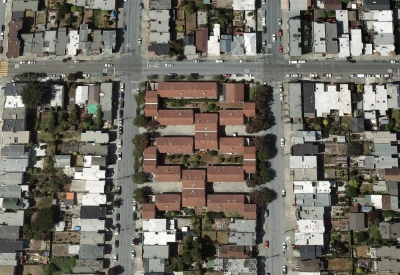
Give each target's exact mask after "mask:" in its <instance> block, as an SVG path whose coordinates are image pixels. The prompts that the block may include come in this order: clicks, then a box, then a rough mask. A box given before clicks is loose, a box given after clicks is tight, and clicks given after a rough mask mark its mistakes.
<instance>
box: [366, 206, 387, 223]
mask: <svg viewBox="0 0 400 275" xmlns="http://www.w3.org/2000/svg"><path fill="white" fill-rule="evenodd" d="M368 221H369V222H370V223H375V221H378V222H381V221H383V215H382V210H377V209H374V210H371V211H369V212H368Z"/></svg>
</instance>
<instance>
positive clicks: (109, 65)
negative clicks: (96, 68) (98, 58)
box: [104, 63, 113, 67]
mask: <svg viewBox="0 0 400 275" xmlns="http://www.w3.org/2000/svg"><path fill="white" fill-rule="evenodd" d="M104 66H105V67H112V66H113V64H111V63H106V64H104Z"/></svg>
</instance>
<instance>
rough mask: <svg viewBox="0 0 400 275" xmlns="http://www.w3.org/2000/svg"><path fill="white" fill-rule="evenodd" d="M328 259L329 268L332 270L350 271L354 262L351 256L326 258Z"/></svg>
mask: <svg viewBox="0 0 400 275" xmlns="http://www.w3.org/2000/svg"><path fill="white" fill-rule="evenodd" d="M326 259H327V261H328V268H327V270H332V271H347V270H348V271H350V270H352V262H351V259H350V258H333V259H332V258H326Z"/></svg>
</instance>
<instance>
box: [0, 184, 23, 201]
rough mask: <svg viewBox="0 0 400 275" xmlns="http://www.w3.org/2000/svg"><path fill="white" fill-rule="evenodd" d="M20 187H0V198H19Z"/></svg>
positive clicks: (20, 193) (20, 194)
mask: <svg viewBox="0 0 400 275" xmlns="http://www.w3.org/2000/svg"><path fill="white" fill-rule="evenodd" d="M21 196H22V188H21V185H6V186H0V198H21Z"/></svg>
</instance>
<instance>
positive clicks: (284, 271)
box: [282, 265, 287, 274]
mask: <svg viewBox="0 0 400 275" xmlns="http://www.w3.org/2000/svg"><path fill="white" fill-rule="evenodd" d="M282 270H283V274H286V273H287V267H286V265H284V266H283V268H282Z"/></svg>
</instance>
